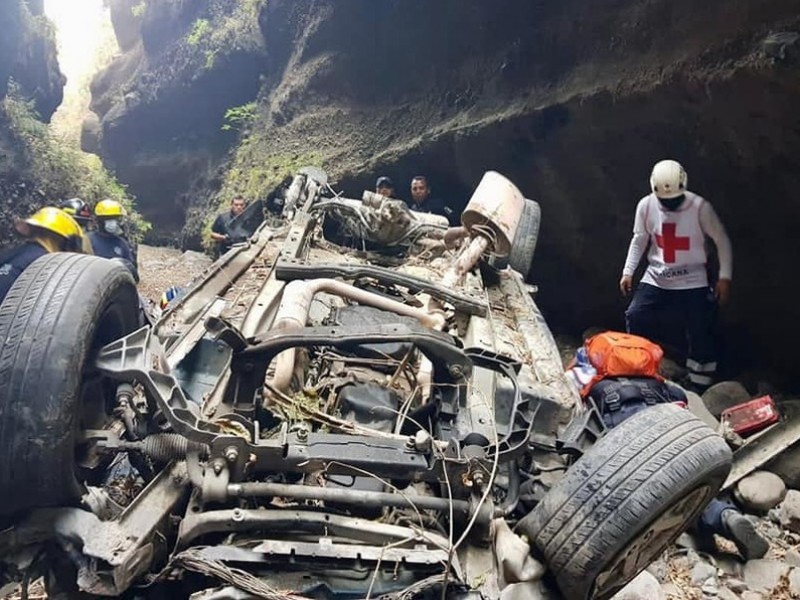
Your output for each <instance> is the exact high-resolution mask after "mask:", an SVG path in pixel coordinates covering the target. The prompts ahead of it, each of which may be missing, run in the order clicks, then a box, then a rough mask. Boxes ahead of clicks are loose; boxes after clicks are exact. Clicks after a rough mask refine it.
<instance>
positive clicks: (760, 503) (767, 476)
mask: <svg viewBox="0 0 800 600" xmlns="http://www.w3.org/2000/svg"><path fill="white" fill-rule="evenodd" d="M734 495H735V496H736V499H737V500H738V501H739V502H740V503H741V504H742V506H743V507H744V508H745V509H746V510H748V511H750V512H755V513H759V514H764V513H766V512H767V511H769V509H771V508H774V507H776V506H778V504H780V503H781V501H782V500H783V498H784V497H785V496H786V484H785V483H783V480H782V479H781V478H780V477H778V476H777V475H775V474H774V473H770V472H769V471H755V472H753V473H751V474H750V475H748V476H747V477H745V478H744V479H742V480H741V481H740V482H739V483H738V484H737V485H736V489H735V491H734Z"/></svg>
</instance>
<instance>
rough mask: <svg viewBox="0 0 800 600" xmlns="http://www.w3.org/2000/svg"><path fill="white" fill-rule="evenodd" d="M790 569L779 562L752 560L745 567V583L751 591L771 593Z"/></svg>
mask: <svg viewBox="0 0 800 600" xmlns="http://www.w3.org/2000/svg"><path fill="white" fill-rule="evenodd" d="M788 572H789V567H788V566H787V565H785V564H784V563H782V562H781V561H779V560H770V559H763V558H762V559H758V560H750V561H747V563H746V564H745V565H744V582H745V583H746V584H747V587H749V588H750V589H751V590H756V591H763V592H766V591H769V590H771V589H773V588H774V587H775V586H777V585H778V584H779V583H780V581H781V577H783V576H784V575H786V573H788Z"/></svg>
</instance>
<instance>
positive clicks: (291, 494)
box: [228, 482, 494, 524]
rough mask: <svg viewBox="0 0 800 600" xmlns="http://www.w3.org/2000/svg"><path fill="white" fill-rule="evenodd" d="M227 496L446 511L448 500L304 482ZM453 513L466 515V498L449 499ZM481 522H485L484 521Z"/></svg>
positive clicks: (240, 488) (251, 487)
mask: <svg viewBox="0 0 800 600" xmlns="http://www.w3.org/2000/svg"><path fill="white" fill-rule="evenodd" d="M228 495H229V496H231V497H234V498H291V499H292V500H318V501H322V502H331V503H334V504H344V505H349V506H359V507H362V508H381V507H383V506H396V507H400V508H409V507H416V508H417V509H419V510H436V511H447V510H449V509H450V506H451V501H450V500H449V499H447V498H438V497H436V496H407V495H403V494H392V493H388V492H368V491H355V490H348V489H342V488H332V487H318V486H308V485H288V484H283V483H260V482H255V483H234V484H231V485H229V486H228ZM452 507H453V512H454V514H455V515H456V517H457V518H469V517H471V516H472V515H471V514H470V513H471V505H470V503H469V502H467V501H466V500H452ZM493 514H494V511H493V510H489V509H485V510H484V511H483V512H481V513H480V514H479V515H478V520H479V521H481V522H482V523H484V524H486V523H488V522H489V521H490V520H491V519H492V516H493ZM484 521H485V522H484Z"/></svg>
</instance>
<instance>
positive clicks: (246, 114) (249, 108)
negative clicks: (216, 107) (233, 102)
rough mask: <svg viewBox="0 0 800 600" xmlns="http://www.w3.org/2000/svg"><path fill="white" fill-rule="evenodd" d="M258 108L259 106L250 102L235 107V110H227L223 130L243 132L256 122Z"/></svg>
mask: <svg viewBox="0 0 800 600" xmlns="http://www.w3.org/2000/svg"><path fill="white" fill-rule="evenodd" d="M256 108H257V105H256V103H255V102H248V103H247V104H242V105H241V106H234V107H233V108H229V109H228V110H226V111H225V116H224V121H225V122H224V123H223V125H222V128H221V129H222V131H231V130H236V131H241V130H242V129H245V128H246V127H247V126H248V125H250V124H251V123H252V122H253V121H254V120H255V118H256Z"/></svg>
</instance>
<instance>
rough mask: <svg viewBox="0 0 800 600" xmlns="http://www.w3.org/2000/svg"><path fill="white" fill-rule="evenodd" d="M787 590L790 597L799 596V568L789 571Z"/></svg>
mask: <svg viewBox="0 0 800 600" xmlns="http://www.w3.org/2000/svg"><path fill="white" fill-rule="evenodd" d="M789 592H791V594H792V598H800V569H792V571H791V573H789Z"/></svg>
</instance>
